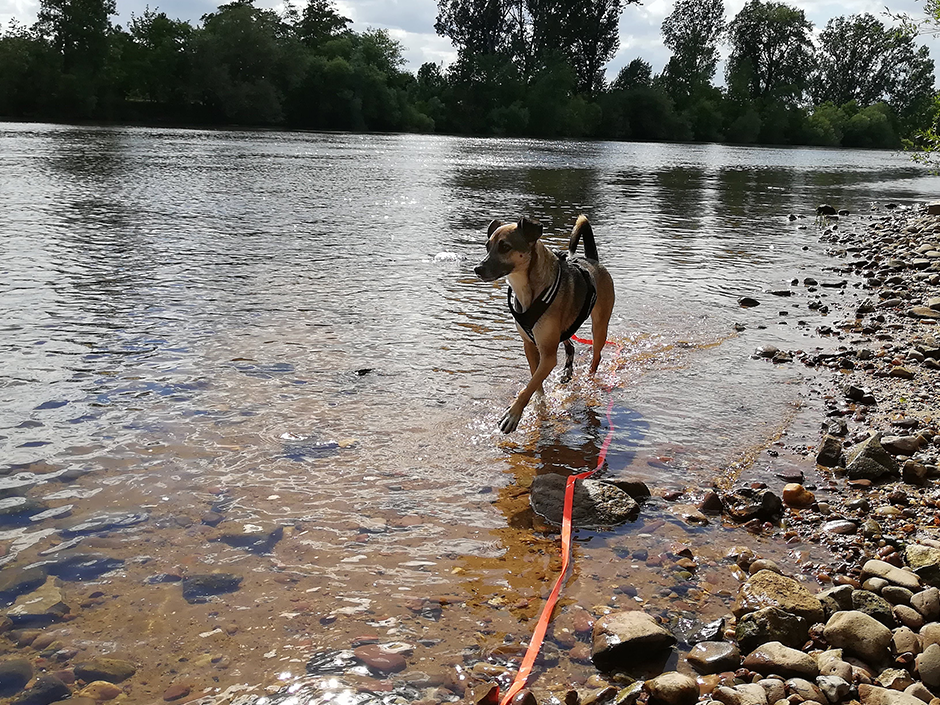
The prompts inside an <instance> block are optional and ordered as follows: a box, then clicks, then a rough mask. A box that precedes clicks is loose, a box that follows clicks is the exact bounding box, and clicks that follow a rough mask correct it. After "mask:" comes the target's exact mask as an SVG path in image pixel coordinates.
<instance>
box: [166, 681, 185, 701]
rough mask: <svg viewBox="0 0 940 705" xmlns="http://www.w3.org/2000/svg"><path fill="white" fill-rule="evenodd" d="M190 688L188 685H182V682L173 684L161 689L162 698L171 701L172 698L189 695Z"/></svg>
mask: <svg viewBox="0 0 940 705" xmlns="http://www.w3.org/2000/svg"><path fill="white" fill-rule="evenodd" d="M191 690H192V689H191V688H190V687H189V686H188V685H183V684H182V683H178V684H174V685H171V686H170V687H169V688H167V689H166V690H164V691H163V699H164V700H165V701H167V702H173V701H174V700H179V699H180V698H185V697H186V696H187V695H189V693H190V691H191Z"/></svg>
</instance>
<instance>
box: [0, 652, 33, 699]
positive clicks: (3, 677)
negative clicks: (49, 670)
mask: <svg viewBox="0 0 940 705" xmlns="http://www.w3.org/2000/svg"><path fill="white" fill-rule="evenodd" d="M32 677H33V667H32V665H31V664H30V662H29V661H27V660H26V659H22V658H13V659H7V660H5V661H0V697H3V698H6V697H9V696H11V695H13V694H14V693H18V692H19V691H21V690H22V689H23V688H25V687H26V684H27V683H29V681H30V679H31V678H32Z"/></svg>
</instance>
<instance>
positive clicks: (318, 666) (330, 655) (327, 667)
mask: <svg viewBox="0 0 940 705" xmlns="http://www.w3.org/2000/svg"><path fill="white" fill-rule="evenodd" d="M357 663H359V660H358V659H357V658H356V656H355V654H353V651H352V649H341V650H340V649H338V650H335V651H321V652H319V653H316V654H314V655H313V657H311V658H310V660H309V661H307V666H306V670H307V674H308V675H311V676H333V675H340V674H342V673H345V672H346V671H348V670H349V669H350V668H352V667H353V666H355V665H356V664H357Z"/></svg>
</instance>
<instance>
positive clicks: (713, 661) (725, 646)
mask: <svg viewBox="0 0 940 705" xmlns="http://www.w3.org/2000/svg"><path fill="white" fill-rule="evenodd" d="M686 660H687V661H688V662H689V665H690V666H692V668H694V669H695V671H696V672H697V673H701V674H702V675H708V674H710V673H721V672H722V671H733V670H735V669H737V668H738V667H739V666H740V665H741V652H740V651H739V650H738V647H737V646H735V645H734V644H731V643H728V642H727V641H703V642H699V643H698V644H696V645H695V646H693V647H692V648H691V649H690V650H689V653H688V654H686Z"/></svg>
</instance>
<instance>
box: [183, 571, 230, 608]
mask: <svg viewBox="0 0 940 705" xmlns="http://www.w3.org/2000/svg"><path fill="white" fill-rule="evenodd" d="M241 582H242V578H241V577H240V576H238V575H233V574H231V573H207V574H203V575H187V576H186V577H185V578H183V598H184V599H185V600H186V601H187V602H190V603H192V602H205V601H206V599H207V598H209V597H212V596H213V595H222V594H224V593H227V592H235V591H236V590H238V588H239V586H240V585H241Z"/></svg>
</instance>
